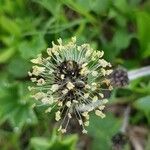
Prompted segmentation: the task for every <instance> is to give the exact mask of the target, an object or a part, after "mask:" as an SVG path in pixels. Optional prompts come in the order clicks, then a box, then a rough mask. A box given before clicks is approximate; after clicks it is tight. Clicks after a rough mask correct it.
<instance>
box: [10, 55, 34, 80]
mask: <svg viewBox="0 0 150 150" xmlns="http://www.w3.org/2000/svg"><path fill="white" fill-rule="evenodd" d="M30 68H31V64H30V63H29V61H27V60H24V59H21V58H19V57H17V58H14V59H13V60H11V62H10V63H9V65H8V72H9V73H10V74H11V75H13V76H14V77H18V78H22V77H26V76H27V75H28V71H29V70H30Z"/></svg>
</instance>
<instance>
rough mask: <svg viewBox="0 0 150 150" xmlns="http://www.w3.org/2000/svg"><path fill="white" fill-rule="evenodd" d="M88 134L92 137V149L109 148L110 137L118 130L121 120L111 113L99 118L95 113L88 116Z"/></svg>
mask: <svg viewBox="0 0 150 150" xmlns="http://www.w3.org/2000/svg"><path fill="white" fill-rule="evenodd" d="M90 122H91V124H90V126H89V127H88V131H89V135H90V136H92V138H93V143H92V149H94V150H100V149H102V150H103V149H111V137H112V136H113V135H114V134H115V133H116V132H118V130H119V128H120V126H121V122H120V120H119V119H117V118H115V117H114V116H113V115H112V114H107V115H106V118H104V119H101V118H98V117H97V116H96V115H92V116H91V117H90Z"/></svg>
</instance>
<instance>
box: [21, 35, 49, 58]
mask: <svg viewBox="0 0 150 150" xmlns="http://www.w3.org/2000/svg"><path fill="white" fill-rule="evenodd" d="M45 48H46V43H45V40H44V37H43V36H42V35H37V36H33V39H32V40H31V41H23V42H22V43H21V44H20V46H19V51H20V54H21V57H22V58H24V59H30V58H33V57H36V56H37V55H38V54H39V53H41V51H42V50H44V49H45Z"/></svg>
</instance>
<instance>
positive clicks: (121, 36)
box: [112, 30, 132, 51]
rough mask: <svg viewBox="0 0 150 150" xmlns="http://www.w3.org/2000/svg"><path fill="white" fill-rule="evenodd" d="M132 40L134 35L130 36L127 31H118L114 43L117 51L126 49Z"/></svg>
mask: <svg viewBox="0 0 150 150" xmlns="http://www.w3.org/2000/svg"><path fill="white" fill-rule="evenodd" d="M131 38H132V35H130V34H128V33H127V32H126V31H125V30H117V31H116V33H115V35H114V37H113V41H112V42H113V45H114V47H115V49H116V51H117V50H118V51H120V50H121V49H124V48H126V47H127V46H128V45H129V43H130V40H131Z"/></svg>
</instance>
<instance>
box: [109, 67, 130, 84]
mask: <svg viewBox="0 0 150 150" xmlns="http://www.w3.org/2000/svg"><path fill="white" fill-rule="evenodd" d="M109 77H110V80H111V85H112V86H113V87H124V86H126V85H128V84H129V78H128V73H127V71H126V70H125V69H123V68H117V69H114V70H113V72H112V73H111V75H110V76H109Z"/></svg>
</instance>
